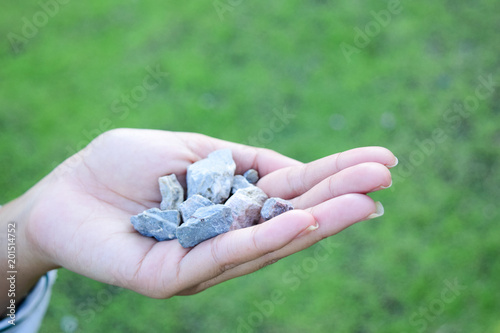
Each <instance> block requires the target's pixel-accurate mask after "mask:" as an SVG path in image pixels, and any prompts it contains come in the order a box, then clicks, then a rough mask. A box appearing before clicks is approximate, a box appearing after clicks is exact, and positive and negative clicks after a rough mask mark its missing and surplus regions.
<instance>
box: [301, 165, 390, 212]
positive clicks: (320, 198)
mask: <svg viewBox="0 0 500 333" xmlns="http://www.w3.org/2000/svg"><path fill="white" fill-rule="evenodd" d="M391 182H392V180H391V172H390V171H389V169H387V167H385V166H384V165H382V164H379V163H373V162H369V163H361V164H358V165H355V166H352V167H349V168H347V169H344V170H342V171H340V172H338V173H336V174H334V175H333V176H330V177H328V178H326V179H324V180H323V181H321V182H320V183H319V184H317V185H316V186H314V187H313V188H312V189H310V190H309V191H307V192H306V193H304V194H302V195H301V196H299V197H297V198H295V199H293V200H292V203H293V205H294V207H295V208H298V209H306V208H309V207H313V206H316V205H318V204H320V203H322V202H324V201H327V200H329V199H332V198H335V197H338V196H341V195H344V194H348V193H370V192H373V191H377V190H381V189H384V188H388V187H389V186H390V185H391Z"/></svg>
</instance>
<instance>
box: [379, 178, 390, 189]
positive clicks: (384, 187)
mask: <svg viewBox="0 0 500 333" xmlns="http://www.w3.org/2000/svg"><path fill="white" fill-rule="evenodd" d="M391 186H392V179H391V183H390V184H389V185H387V186H380V188H381V189H383V190H385V189H386V188H389V187H391Z"/></svg>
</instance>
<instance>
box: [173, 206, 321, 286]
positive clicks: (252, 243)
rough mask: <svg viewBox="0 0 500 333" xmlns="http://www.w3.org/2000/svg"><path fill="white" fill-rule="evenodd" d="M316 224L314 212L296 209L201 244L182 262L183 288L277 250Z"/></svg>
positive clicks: (195, 284)
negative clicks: (312, 213)
mask: <svg viewBox="0 0 500 333" xmlns="http://www.w3.org/2000/svg"><path fill="white" fill-rule="evenodd" d="M315 223H316V222H315V221H314V219H313V217H312V215H311V214H309V213H306V212H304V211H300V210H296V211H291V212H290V213H289V214H286V216H285V215H283V216H278V217H276V218H274V219H273V220H271V221H268V222H266V223H263V224H260V225H257V226H254V227H252V228H245V229H240V230H236V231H231V232H228V233H225V234H222V235H219V236H217V237H215V238H212V239H211V240H209V241H206V242H203V243H200V244H199V245H197V246H196V247H195V248H193V250H191V251H190V252H189V253H188V254H187V255H186V256H185V257H184V258H183V259H182V261H181V262H180V263H179V273H178V276H179V282H180V283H181V289H184V290H185V289H190V288H192V287H193V286H197V285H200V284H201V283H203V282H204V281H208V280H211V279H214V278H215V277H217V276H219V275H221V274H223V273H224V272H225V271H227V270H230V269H232V268H233V267H236V266H239V265H241V264H244V263H246V262H248V261H252V260H255V259H257V258H260V257H262V256H264V255H266V254H267V253H271V252H274V251H277V250H279V249H280V248H282V247H284V246H285V245H287V244H288V243H289V242H291V241H292V240H294V239H295V238H296V237H297V236H298V235H299V234H300V233H302V232H303V231H304V230H305V229H307V228H308V227H310V226H314V225H315Z"/></svg>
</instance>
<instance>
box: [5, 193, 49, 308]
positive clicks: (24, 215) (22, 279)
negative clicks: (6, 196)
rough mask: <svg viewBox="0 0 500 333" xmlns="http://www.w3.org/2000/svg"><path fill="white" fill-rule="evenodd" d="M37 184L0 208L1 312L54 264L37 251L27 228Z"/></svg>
mask: <svg viewBox="0 0 500 333" xmlns="http://www.w3.org/2000/svg"><path fill="white" fill-rule="evenodd" d="M38 185H39V184H37V186H35V187H34V188H32V189H31V190H29V191H28V192H26V193H25V194H24V195H22V196H21V197H19V198H17V199H15V200H13V201H11V202H9V203H7V204H6V205H4V206H2V207H1V208H0V246H1V248H2V249H3V250H2V251H0V269H1V275H0V276H1V282H0V286H1V290H2V294H1V295H0V306H1V307H0V309H1V310H0V313H2V312H4V309H5V306H7V305H8V304H9V302H12V299H14V300H15V302H16V303H19V301H21V300H22V299H23V298H24V297H25V296H26V295H27V294H28V292H29V291H30V289H31V288H32V287H33V286H34V285H35V284H36V282H37V281H38V280H39V279H40V277H41V276H42V275H44V274H45V273H46V272H47V271H49V270H51V269H54V268H57V265H55V264H53V263H52V262H51V261H50V260H49V259H48V258H47V256H46V255H44V254H43V252H42V251H40V248H39V246H38V245H37V244H36V243H35V242H34V240H33V237H32V232H31V231H30V228H31V225H32V223H31V216H32V214H31V213H32V211H33V209H34V207H35V205H36V198H37V196H38V195H37V189H38V188H40V186H38ZM7 278H10V280H7Z"/></svg>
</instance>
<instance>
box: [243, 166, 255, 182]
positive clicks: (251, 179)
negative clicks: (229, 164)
mask: <svg viewBox="0 0 500 333" xmlns="http://www.w3.org/2000/svg"><path fill="white" fill-rule="evenodd" d="M243 177H245V178H246V180H247V181H248V182H249V183H250V184H253V185H255V184H257V182H258V181H259V172H258V171H257V170H255V169H250V170H248V171H247V172H245V173H244V174H243Z"/></svg>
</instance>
